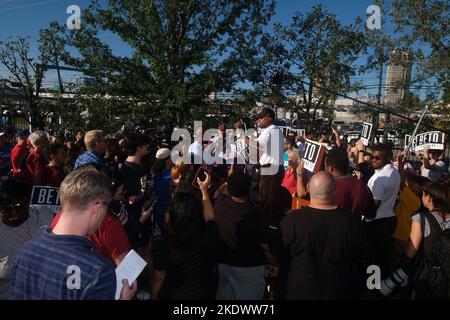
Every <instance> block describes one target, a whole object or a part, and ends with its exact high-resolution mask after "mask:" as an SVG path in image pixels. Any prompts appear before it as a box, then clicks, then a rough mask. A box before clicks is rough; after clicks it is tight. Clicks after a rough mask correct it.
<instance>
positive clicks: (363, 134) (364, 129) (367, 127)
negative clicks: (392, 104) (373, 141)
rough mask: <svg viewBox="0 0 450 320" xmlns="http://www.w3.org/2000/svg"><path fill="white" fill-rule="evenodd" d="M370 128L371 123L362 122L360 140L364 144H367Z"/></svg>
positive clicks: (371, 126) (370, 132)
mask: <svg viewBox="0 0 450 320" xmlns="http://www.w3.org/2000/svg"><path fill="white" fill-rule="evenodd" d="M372 128H373V124H371V123H367V122H363V127H362V130H361V140H362V142H363V143H364V145H365V146H368V145H369V141H370V136H371V134H372Z"/></svg>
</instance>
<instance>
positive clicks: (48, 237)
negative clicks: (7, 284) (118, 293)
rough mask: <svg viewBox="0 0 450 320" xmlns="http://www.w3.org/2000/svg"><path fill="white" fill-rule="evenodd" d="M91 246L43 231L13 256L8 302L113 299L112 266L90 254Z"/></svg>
mask: <svg viewBox="0 0 450 320" xmlns="http://www.w3.org/2000/svg"><path fill="white" fill-rule="evenodd" d="M93 247H94V244H93V243H92V242H91V241H89V240H88V239H87V238H84V237H81V236H72V235H55V234H53V233H52V231H51V229H50V228H48V229H46V230H45V231H44V232H43V233H42V234H40V235H39V236H38V237H36V238H34V239H33V240H31V241H28V242H27V243H25V245H24V246H23V247H22V248H21V249H20V250H19V252H18V253H17V255H16V258H15V260H14V263H13V268H12V274H11V289H10V299H15V300H19V299H20V300H22V299H25V300H91V299H92V300H94V299H95V300H99V299H101V300H113V299H114V295H115V290H116V275H115V269H114V265H113V264H112V263H111V262H110V261H109V260H107V259H106V258H104V257H101V256H99V255H97V254H95V253H93V252H91V250H92V248H93Z"/></svg>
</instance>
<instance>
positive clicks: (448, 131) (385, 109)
mask: <svg viewBox="0 0 450 320" xmlns="http://www.w3.org/2000/svg"><path fill="white" fill-rule="evenodd" d="M298 81H300V82H302V83H303V84H305V85H309V86H311V85H312V84H311V83H309V82H307V81H303V80H298ZM312 86H313V87H315V88H317V89H320V90H323V91H326V92H328V93H331V94H333V95H337V96H341V97H344V98H347V99H350V100H353V101H355V102H358V103H360V104H363V105H366V106H368V107H371V108H374V109H377V110H380V111H382V112H383V113H389V114H393V115H395V116H397V117H399V118H402V119H405V120H408V121H413V122H416V121H417V120H418V119H413V118H409V117H407V116H404V115H401V114H399V113H397V112H394V111H391V110H389V109H387V108H386V107H385V106H381V105H380V106H377V105H375V104H372V103H368V102H365V101H362V100H359V99H356V98H352V97H350V96H348V95H346V94H343V93H339V92H336V91H333V90H330V89H326V88H323V87H320V86H317V85H312ZM421 125H423V126H424V127H427V128H430V129H433V130H437V131H441V132H444V133H446V134H450V130H442V129H439V128H436V127H435V126H433V125H430V124H427V123H425V122H422V123H421Z"/></svg>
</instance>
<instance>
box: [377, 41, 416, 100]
mask: <svg viewBox="0 0 450 320" xmlns="http://www.w3.org/2000/svg"><path fill="white" fill-rule="evenodd" d="M411 70H412V62H411V55H410V53H409V52H408V51H396V50H394V51H392V52H391V54H390V56H389V63H388V67H387V78H386V89H385V91H384V105H386V106H388V107H393V108H394V107H397V106H398V105H399V103H400V101H402V100H403V99H404V98H405V96H406V94H407V93H408V91H409V84H410V81H411Z"/></svg>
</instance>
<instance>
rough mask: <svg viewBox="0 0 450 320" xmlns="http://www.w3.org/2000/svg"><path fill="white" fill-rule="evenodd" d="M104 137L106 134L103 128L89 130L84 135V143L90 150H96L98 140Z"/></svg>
mask: <svg viewBox="0 0 450 320" xmlns="http://www.w3.org/2000/svg"><path fill="white" fill-rule="evenodd" d="M104 137H105V135H104V134H103V131H102V130H91V131H88V132H87V133H86V134H85V136H84V144H85V145H86V149H87V150H89V151H92V150H94V148H95V145H96V144H97V141H98V140H101V139H103V138H104Z"/></svg>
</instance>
